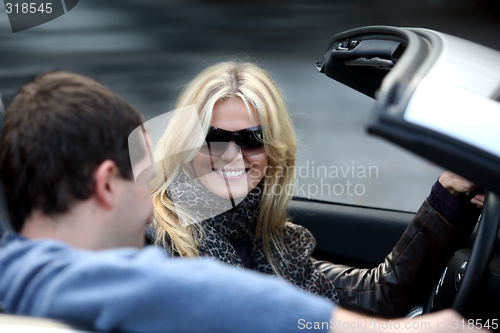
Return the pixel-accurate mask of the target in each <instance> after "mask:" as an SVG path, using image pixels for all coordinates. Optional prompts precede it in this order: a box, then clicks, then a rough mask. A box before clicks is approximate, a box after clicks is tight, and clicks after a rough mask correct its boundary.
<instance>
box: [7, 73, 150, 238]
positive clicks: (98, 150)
mask: <svg viewBox="0 0 500 333" xmlns="http://www.w3.org/2000/svg"><path fill="white" fill-rule="evenodd" d="M142 123H143V119H142V117H141V115H140V114H139V113H138V112H137V111H136V110H135V109H134V108H133V107H132V106H131V105H129V104H128V103H127V102H125V101H124V100H123V99H122V98H121V97H120V96H118V95H117V94H115V93H114V92H112V91H111V90H109V89H107V88H106V87H104V86H102V85H101V84H99V83H98V82H96V81H94V80H93V79H91V78H88V77H85V76H81V75H77V74H72V73H68V72H53V73H48V74H44V75H41V76H39V77H37V78H36V79H35V81H33V82H31V83H28V84H26V85H25V86H24V87H23V88H22V89H21V91H20V93H19V94H18V95H17V96H16V98H15V99H14V100H13V101H12V103H11V105H10V106H9V107H8V108H7V110H6V114H5V120H4V128H3V131H2V138H1V146H0V179H1V181H2V183H3V186H4V193H5V200H6V203H7V210H8V212H9V216H10V221H11V224H12V226H13V228H14V229H15V230H16V231H20V230H21V229H22V227H23V223H24V220H25V219H26V218H27V217H29V216H30V215H31V213H32V212H33V211H34V210H41V211H42V212H43V213H45V214H47V215H50V214H57V213H64V212H67V211H68V210H69V208H70V206H71V204H72V203H73V202H74V201H76V200H85V199H88V198H89V197H90V196H91V194H92V192H93V189H94V182H93V172H94V170H95V169H96V168H97V167H98V166H99V165H100V164H101V163H102V162H104V161H105V160H107V159H110V160H112V161H114V162H115V163H116V165H117V166H118V169H119V172H120V175H121V176H122V177H123V178H126V179H131V178H132V168H131V164H130V157H129V152H128V135H129V134H130V133H131V132H132V130H133V129H134V128H136V127H138V126H140V125H141V124H142Z"/></svg>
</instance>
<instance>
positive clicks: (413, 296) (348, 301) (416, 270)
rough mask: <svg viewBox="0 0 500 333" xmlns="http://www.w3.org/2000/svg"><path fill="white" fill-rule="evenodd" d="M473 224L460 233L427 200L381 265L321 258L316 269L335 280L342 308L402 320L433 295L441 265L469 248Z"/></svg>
mask: <svg viewBox="0 0 500 333" xmlns="http://www.w3.org/2000/svg"><path fill="white" fill-rule="evenodd" d="M469 218H473V217H469ZM476 220H477V216H476ZM474 224H475V223H474V221H473V222H472V223H469V226H468V227H467V228H466V230H464V229H459V228H457V227H455V226H453V225H451V224H450V223H448V222H447V221H446V220H445V219H444V218H443V217H442V216H441V215H439V213H438V212H437V211H435V210H434V208H432V206H431V205H430V204H429V203H428V202H427V200H426V201H425V202H424V204H423V205H422V206H421V207H420V209H419V211H418V212H417V214H416V215H415V217H414V218H413V220H412V221H411V223H410V224H409V225H408V228H406V230H405V232H404V233H403V235H402V236H401V238H400V239H399V241H398V243H397V244H396V246H395V247H394V249H393V250H392V252H391V253H390V254H389V255H388V256H387V257H386V258H385V260H384V262H383V263H381V264H380V265H378V267H375V268H372V269H360V268H354V267H349V266H344V265H336V264H332V263H330V262H326V261H316V260H315V261H314V265H315V266H316V268H317V269H319V270H320V271H321V272H323V273H324V274H325V275H326V276H327V277H328V278H330V279H331V280H333V283H334V285H335V287H336V289H337V293H338V296H339V299H340V305H341V306H342V307H343V308H345V309H349V310H354V311H358V312H363V313H366V314H373V315H377V316H386V317H396V316H399V317H401V316H404V315H405V314H407V313H408V311H409V310H410V309H411V307H412V306H413V305H414V303H415V302H416V300H417V299H418V298H419V297H420V296H427V295H429V293H430V289H431V288H432V286H433V284H434V283H435V282H436V279H437V277H438V275H439V273H440V270H441V267H442V266H443V264H444V263H445V262H446V260H447V259H448V257H449V256H450V255H451V253H453V252H454V251H456V250H457V249H459V248H461V247H464V246H465V245H466V242H467V240H468V238H469V237H470V233H471V231H472V229H473V227H474Z"/></svg>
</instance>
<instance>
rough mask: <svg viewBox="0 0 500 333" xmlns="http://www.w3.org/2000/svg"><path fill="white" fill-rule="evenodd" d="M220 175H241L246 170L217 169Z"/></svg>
mask: <svg viewBox="0 0 500 333" xmlns="http://www.w3.org/2000/svg"><path fill="white" fill-rule="evenodd" d="M215 172H217V173H218V174H219V175H221V176H223V177H239V176H241V175H242V174H244V173H245V170H240V171H222V170H215Z"/></svg>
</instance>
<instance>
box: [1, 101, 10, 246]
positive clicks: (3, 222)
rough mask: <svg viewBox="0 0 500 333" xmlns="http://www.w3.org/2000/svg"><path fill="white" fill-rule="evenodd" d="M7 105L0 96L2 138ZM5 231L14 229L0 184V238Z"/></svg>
mask: <svg viewBox="0 0 500 333" xmlns="http://www.w3.org/2000/svg"><path fill="white" fill-rule="evenodd" d="M6 105H7V99H6V98H5V97H4V96H3V95H2V94H0V136H1V134H2V128H3V116H4V114H5V107H6ZM5 231H12V227H11V226H10V223H9V220H8V218H7V210H6V206H5V201H4V196H3V188H2V186H1V183H0V238H1V237H2V235H3V234H4V232H5Z"/></svg>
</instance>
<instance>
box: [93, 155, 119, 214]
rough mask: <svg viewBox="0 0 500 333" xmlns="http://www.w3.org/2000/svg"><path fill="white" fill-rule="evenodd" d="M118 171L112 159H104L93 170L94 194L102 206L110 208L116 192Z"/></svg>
mask: <svg viewBox="0 0 500 333" xmlns="http://www.w3.org/2000/svg"><path fill="white" fill-rule="evenodd" d="M119 179H120V172H119V170H118V166H117V165H116V163H115V162H113V161H112V160H105V161H104V162H102V163H101V164H100V165H99V166H98V167H97V169H96V170H95V171H94V196H95V199H96V200H97V201H98V202H99V203H100V204H101V205H103V206H104V207H106V208H112V207H113V204H114V202H115V201H116V200H114V196H116V194H117V193H118V192H117V191H118V186H117V185H118V182H117V181H118V180H119Z"/></svg>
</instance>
